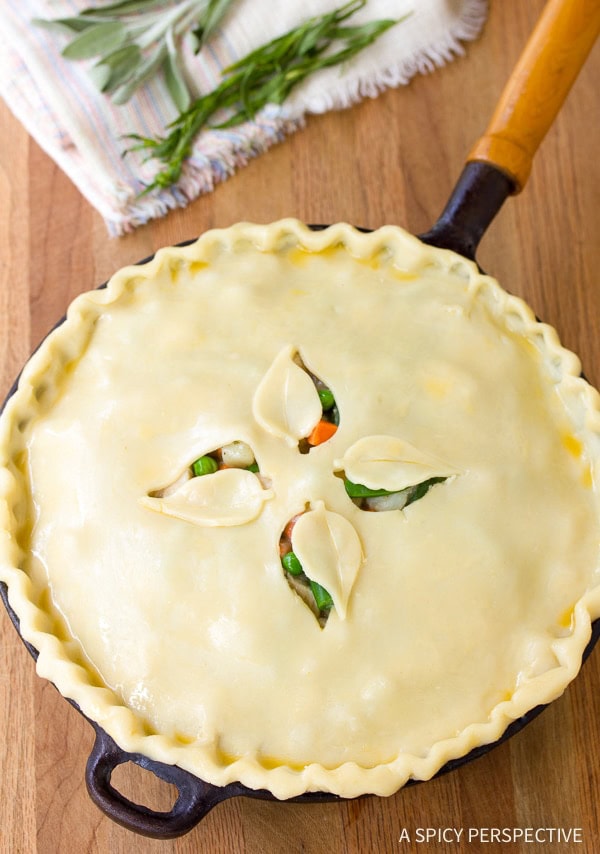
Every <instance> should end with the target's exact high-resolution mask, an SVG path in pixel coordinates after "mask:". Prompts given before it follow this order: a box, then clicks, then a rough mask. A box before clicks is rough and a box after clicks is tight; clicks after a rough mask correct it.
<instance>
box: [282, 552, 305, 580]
mask: <svg viewBox="0 0 600 854" xmlns="http://www.w3.org/2000/svg"><path fill="white" fill-rule="evenodd" d="M281 564H282V566H283V568H284V569H285V571H286V572H289V574H290V575H302V573H303V572H304V570H303V569H302V564H301V563H300V561H299V560H298V558H297V556H296V555H295V554H294V552H288V553H287V554H286V555H284V556H283V557H282V558H281Z"/></svg>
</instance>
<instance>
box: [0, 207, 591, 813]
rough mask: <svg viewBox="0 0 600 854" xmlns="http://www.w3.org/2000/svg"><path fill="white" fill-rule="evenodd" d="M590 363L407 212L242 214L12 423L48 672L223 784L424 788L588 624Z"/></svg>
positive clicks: (150, 287)
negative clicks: (273, 218)
mask: <svg viewBox="0 0 600 854" xmlns="http://www.w3.org/2000/svg"><path fill="white" fill-rule="evenodd" d="M209 309H210V310H209ZM579 369H580V368H579V362H578V360H577V358H576V357H575V356H574V355H573V354H572V353H570V352H568V351H566V350H564V349H563V348H562V347H561V346H560V344H559V342H558V339H557V336H556V333H555V332H554V331H553V330H552V329H551V328H550V327H548V326H545V325H543V324H540V323H537V322H536V321H535V318H534V316H533V314H532V312H531V311H530V310H529V309H528V308H527V307H526V306H525V305H524V304H523V303H522V302H521V301H520V300H519V299H517V298H515V297H512V296H509V295H508V294H507V293H506V292H505V291H503V290H502V289H501V288H500V286H499V285H498V284H497V283H496V282H495V281H494V280H492V279H490V278H489V277H487V276H483V275H481V274H480V273H479V272H478V270H477V269H476V267H475V265H473V264H471V263H469V262H467V261H465V260H464V259H462V258H460V257H459V256H457V255H455V254H453V253H452V252H449V251H445V250H437V249H433V248H431V247H428V246H425V245H423V244H421V243H420V242H419V241H418V240H417V239H416V238H413V237H411V236H410V235H408V234H406V233H405V232H403V231H402V230H400V229H397V228H392V227H386V228H383V229H380V230H378V231H376V232H373V233H371V234H361V233H358V232H356V231H355V230H354V229H352V228H351V227H350V226H347V225H343V224H340V225H336V226H332V227H330V228H328V229H326V230H324V231H322V232H311V231H310V230H308V229H307V228H305V227H304V226H302V225H301V224H299V223H297V222H296V221H293V220H284V221H282V222H279V223H274V224H272V225H269V226H256V225H249V224H240V225H236V226H233V227H231V228H229V229H224V230H218V231H211V232H208V233H206V234H204V235H203V236H202V237H201V238H200V239H199V240H198V241H197V242H196V243H195V244H193V245H191V246H188V247H185V248H171V249H166V250H161V251H160V252H159V253H158V254H157V256H156V257H155V259H154V260H153V261H152V262H150V263H148V264H145V265H143V266H136V267H129V268H126V269H124V270H122V271H120V272H119V273H117V274H116V275H115V276H114V277H113V279H112V280H111V282H110V283H109V285H108V287H107V288H106V289H104V290H99V291H92V292H90V293H86V294H83V295H82V296H80V297H79V298H77V300H76V301H75V302H74V303H73V305H72V306H71V308H70V309H69V313H68V318H67V320H66V321H65V322H64V323H63V324H62V325H61V326H60V327H59V328H58V329H57V330H56V331H54V332H53V333H52V334H51V335H50V336H49V337H48V338H47V339H46V341H45V342H44V343H43V345H42V347H41V348H40V349H39V350H38V351H37V352H36V354H35V355H34V356H33V357H32V358H31V360H30V361H29V363H28V364H27V366H26V368H25V370H24V372H23V375H22V377H21V381H20V384H19V388H18V390H17V392H16V393H15V394H14V395H13V397H12V398H11V399H10V401H9V402H8V404H7V406H6V409H5V411H4V413H3V415H2V417H1V419H0V578H1V579H2V580H4V581H5V582H6V583H7V584H8V587H9V597H10V602H11V605H12V607H13V608H14V610H15V612H16V613H17V615H18V616H19V619H20V622H21V631H22V634H23V637H24V638H25V639H26V640H28V641H29V642H30V643H32V644H33V645H34V646H35V647H36V648H37V649H38V650H39V653H40V655H39V659H38V665H37V666H38V671H39V673H40V674H41V675H42V676H44V677H46V678H48V679H51V680H52V681H53V682H55V684H56V685H57V686H58V688H59V689H60V690H61V692H62V693H63V694H64V695H65V696H67V697H69V698H72V699H73V700H75V701H76V702H77V703H78V704H79V706H80V707H81V709H82V711H83V712H84V713H85V714H86V715H88V716H89V717H90V718H92V719H93V720H95V721H97V722H98V723H99V724H100V725H101V726H102V727H103V728H104V729H105V730H106V731H107V732H108V733H109V734H110V735H111V736H112V737H113V738H114V739H115V740H116V742H117V743H118V744H119V745H120V746H121V747H122V748H123V749H124V750H127V751H131V752H140V753H144V754H146V755H147V756H150V757H151V758H154V759H157V760H160V761H163V762H169V763H177V764H179V765H181V766H182V767H183V768H186V769H188V770H190V771H192V772H193V773H194V774H196V775H197V776H199V777H200V778H202V779H204V780H207V781H209V782H212V783H215V784H217V785H225V784H227V783H229V782H232V781H237V780H239V781H241V782H242V783H244V784H245V785H247V786H250V787H254V788H266V789H269V790H270V791H272V792H273V793H274V794H275V795H276V796H277V797H281V798H285V797H292V796H295V795H298V794H300V793H302V792H304V791H310V790H323V791H331V792H335V793H337V794H340V795H343V796H348V797H351V796H356V795H359V794H362V793H366V792H374V793H377V794H382V795H387V794H391V793H392V792H394V791H395V790H396V789H398V788H399V787H400V786H402V785H403V784H404V783H405V782H406V781H407V780H408V779H409V778H411V777H412V778H416V779H427V778H429V777H431V776H432V775H433V774H435V773H436V771H437V770H439V768H440V767H441V766H443V765H444V764H445V763H446V762H447V761H448V760H449V759H452V758H455V757H458V756H461V755H464V754H466V753H467V752H468V751H469V750H470V749H472V748H473V747H475V746H478V745H481V744H486V743H489V742H492V741H494V740H496V739H497V738H498V737H499V736H500V735H501V734H502V732H503V731H504V729H505V728H506V727H507V725H508V724H509V723H510V721H511V720H513V719H515V718H517V717H519V716H521V715H522V714H524V713H525V712H526V711H528V710H529V709H531V708H533V707H535V706H536V705H538V704H540V703H545V702H548V701H550V700H552V699H554V698H555V697H557V696H558V695H559V694H560V693H561V692H562V691H563V690H564V689H565V687H566V686H567V685H568V684H569V682H570V681H571V680H572V679H573V678H574V676H575V675H576V673H577V671H578V669H579V666H580V663H581V656H582V653H583V650H584V648H585V646H586V643H587V640H588V639H589V636H590V624H591V620H592V619H595V618H597V617H599V616H600V569H599V544H600V502H599V497H598V477H599V470H598V460H599V459H600V414H599V407H598V395H597V393H596V392H595V391H594V390H593V389H592V388H591V387H590V386H589V385H588V384H587V383H586V382H585V381H584V380H583V379H581V378H580V376H579ZM373 511H375V512H373Z"/></svg>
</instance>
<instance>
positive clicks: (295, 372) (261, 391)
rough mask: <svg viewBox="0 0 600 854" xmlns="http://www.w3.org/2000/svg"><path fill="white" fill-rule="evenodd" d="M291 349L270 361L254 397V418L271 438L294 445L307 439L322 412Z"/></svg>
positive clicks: (315, 390)
mask: <svg viewBox="0 0 600 854" xmlns="http://www.w3.org/2000/svg"><path fill="white" fill-rule="evenodd" d="M292 357H293V350H292V349H291V348H290V347H287V348H285V349H284V350H282V351H281V352H280V353H279V354H278V355H277V356H276V357H275V359H274V360H273V363H272V365H271V367H270V368H269V370H268V371H267V373H266V374H265V375H264V377H263V378H262V380H261V381H260V383H259V385H258V388H257V389H256V392H255V394H254V400H253V403H252V409H253V413H254V417H255V418H256V420H257V421H258V423H259V424H260V425H261V427H264V429H265V430H267V431H268V432H269V433H271V434H272V435H274V436H280V437H281V438H283V439H285V441H286V442H287V443H288V444H289V445H296V444H297V442H298V441H299V440H300V439H302V438H303V437H304V436H308V434H309V433H310V431H311V430H312V429H313V427H314V426H315V424H317V422H318V421H319V419H320V418H321V414H322V412H323V409H322V406H321V401H320V400H319V393H318V391H317V389H316V388H315V384H314V383H313V381H312V379H311V378H310V376H309V375H308V374H307V373H306V371H304V370H303V369H302V368H301V367H300V366H299V365H298V364H297V363H296V362H295V361H294V360H293V358H292Z"/></svg>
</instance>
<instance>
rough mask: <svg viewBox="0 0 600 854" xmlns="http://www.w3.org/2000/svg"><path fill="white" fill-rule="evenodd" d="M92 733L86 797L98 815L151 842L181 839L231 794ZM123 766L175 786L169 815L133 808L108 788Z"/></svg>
mask: <svg viewBox="0 0 600 854" xmlns="http://www.w3.org/2000/svg"><path fill="white" fill-rule="evenodd" d="M94 729H95V730H96V741H95V743H94V746H93V748H92V751H91V753H90V756H89V759H88V763H87V767H86V774H85V779H86V784H87V788H88V792H89V795H90V797H91V799H92V800H93V802H94V803H95V804H96V806H97V807H99V809H101V810H102V812H104V813H105V814H106V815H107V816H108V817H109V818H111V819H112V820H113V821H115V822H117V824H120V825H122V826H123V827H126V828H127V829H128V830H131V831H133V832H135V833H139V834H142V835H144V836H151V837H153V838H155V839H173V838H175V837H177V836H182V835H183V834H185V833H187V832H188V831H190V830H191V829H192V828H193V827H195V826H196V824H198V822H199V821H201V820H202V819H203V818H204V816H205V815H207V813H209V812H210V810H211V809H212V808H213V807H214V806H216V805H217V804H218V803H219V802H220V801H222V800H225V799H226V798H228V797H230V796H231V794H233V792H232V793H230V792H228V790H227V788H219V787H216V786H212V785H211V784H209V783H204V782H203V781H202V780H199V779H198V778H197V777H195V776H194V775H193V774H190V773H188V772H187V771H184V770H183V769H182V768H178V767H177V766H175V765H166V764H164V763H162V762H156V761H154V760H152V759H148V758H147V757H145V756H142V755H141V754H137V753H126V752H125V751H123V750H121V749H120V748H119V747H118V746H117V745H116V744H115V742H114V741H113V739H112V738H111V737H110V736H109V735H107V734H106V733H105V732H104V731H103V730H102V729H100V728H99V727H98V728H96V727H94ZM124 762H134V763H135V764H136V765H139V766H140V767H142V768H145V769H147V770H149V771H151V772H152V773H154V774H155V775H156V776H157V777H160V778H161V779H162V780H165V781H166V782H167V783H172V784H173V785H174V786H176V788H177V791H178V797H177V800H176V802H175V804H174V806H173V808H172V809H171V810H170V811H169V812H158V811H156V810H152V809H150V808H149V807H145V806H142V805H140V804H136V803H134V802H133V801H130V800H128V799H127V798H125V797H124V796H123V795H122V794H121V793H120V792H118V791H117V790H116V789H115V788H114V786H113V785H112V784H111V775H112V772H113V771H114V770H115V768H117V767H118V766H119V765H122V764H123V763H124Z"/></svg>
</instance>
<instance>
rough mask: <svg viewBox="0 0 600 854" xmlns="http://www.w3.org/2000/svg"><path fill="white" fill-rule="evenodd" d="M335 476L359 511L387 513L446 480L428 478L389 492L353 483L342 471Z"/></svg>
mask: <svg viewBox="0 0 600 854" xmlns="http://www.w3.org/2000/svg"><path fill="white" fill-rule="evenodd" d="M335 476H336V477H338V478H340V480H342V481H343V483H344V489H345V490H346V495H347V496H348V497H349V498H350V500H351V501H352V503H353V504H354V505H355V506H356V507H358V509H359V510H364V511H366V512H371V513H373V512H375V513H380V512H389V511H391V510H404V508H405V507H408V506H409V505H410V504H414V502H415V501H420V500H421V498H424V497H425V496H426V495H427V493H428V492H429V490H430V489H432V487H434V486H436V484H438V483H444V482H445V481H446V480H448V477H447V476H444V477H430V478H427V480H422V481H421V482H420V483H416V484H414V485H412V486H407V487H405V488H404V489H398V490H390V489H383V488H382V489H377V488H376V487H375V488H372V487H368V486H365V485H364V484H362V483H354V482H353V481H351V480H350V479H349V478H348V477H346V473H345V472H344V471H338V472H335Z"/></svg>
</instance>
